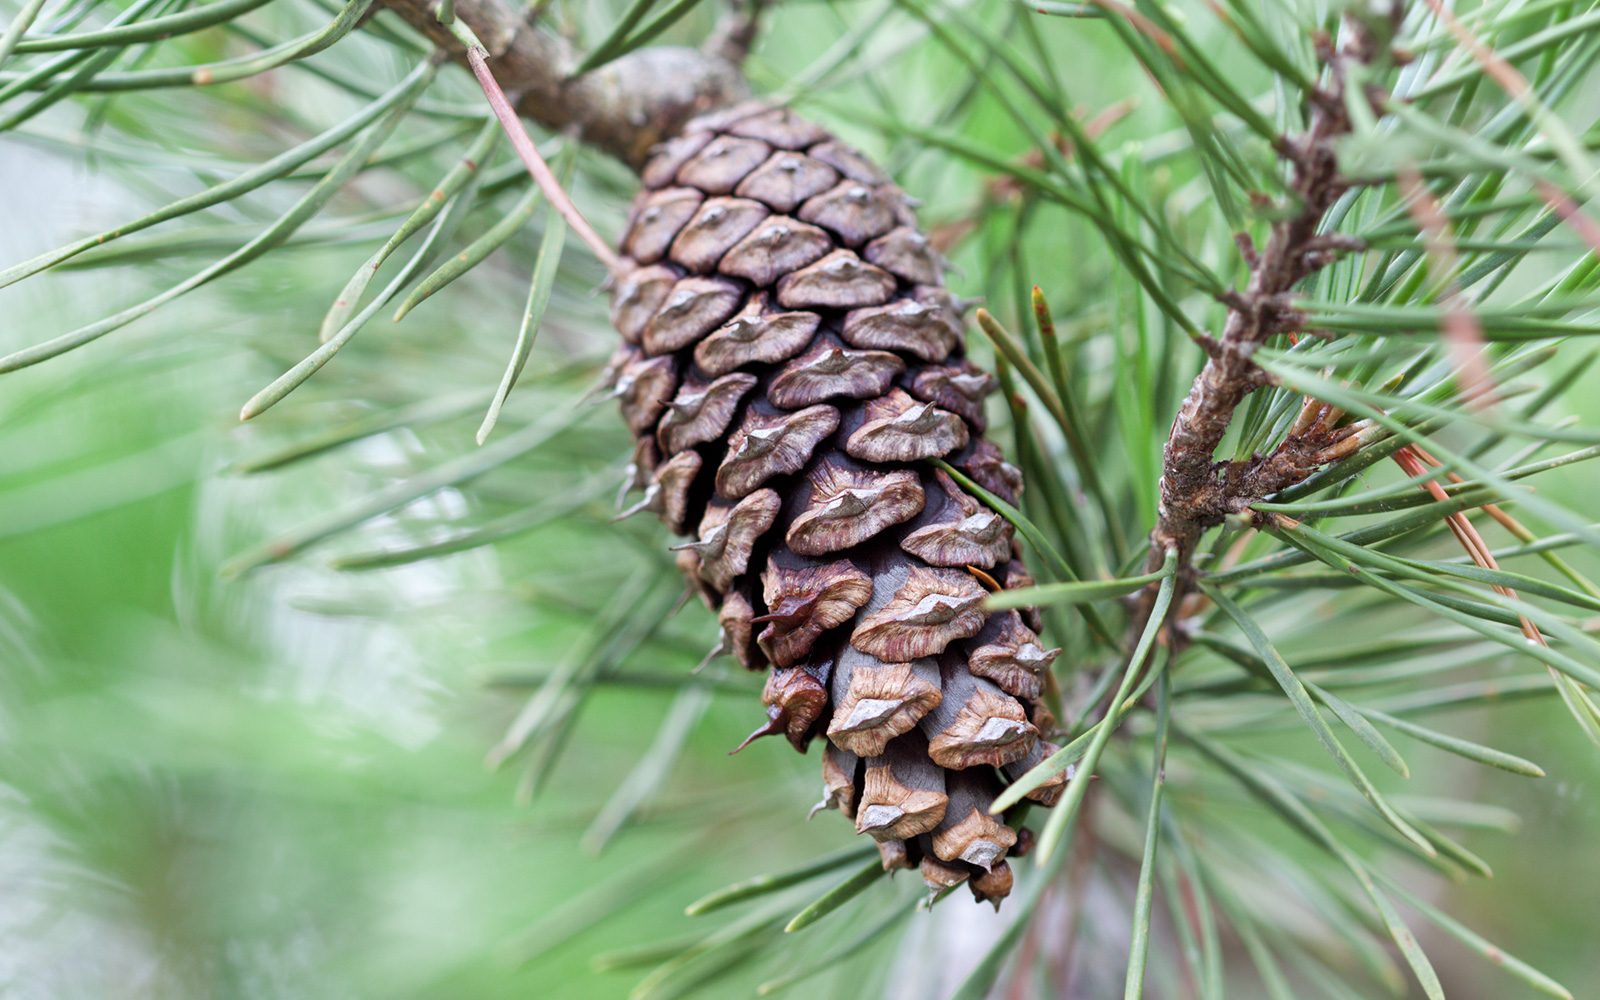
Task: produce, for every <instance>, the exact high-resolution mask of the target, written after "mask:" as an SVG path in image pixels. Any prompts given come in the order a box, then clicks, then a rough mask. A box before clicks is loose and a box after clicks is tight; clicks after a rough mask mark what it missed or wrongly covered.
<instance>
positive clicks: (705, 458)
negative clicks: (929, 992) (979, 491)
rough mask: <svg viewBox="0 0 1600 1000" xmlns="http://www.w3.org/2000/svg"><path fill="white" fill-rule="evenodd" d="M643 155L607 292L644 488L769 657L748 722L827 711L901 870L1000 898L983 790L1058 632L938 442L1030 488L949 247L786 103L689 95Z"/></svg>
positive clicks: (872, 822) (727, 624) (620, 388)
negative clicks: (1008, 454) (939, 461)
mask: <svg viewBox="0 0 1600 1000" xmlns="http://www.w3.org/2000/svg"><path fill="white" fill-rule="evenodd" d="M642 177H643V181H644V190H643V191H642V192H641V193H640V195H639V197H638V199H637V200H636V201H635V202H634V206H633V211H632V214H631V216H630V218H629V221H628V225H627V228H626V231H625V234H624V236H623V238H622V245H621V251H622V254H623V255H624V256H625V257H626V258H627V259H628V261H629V262H630V263H631V265H632V270H631V271H630V272H629V273H627V274H626V275H624V276H623V277H622V278H621V279H620V280H618V282H617V283H616V286H615V288H614V289H613V292H612V320H613V322H614V323H615V325H616V327H617V329H618V331H620V332H621V334H622V336H623V339H624V340H625V341H626V343H625V344H624V345H623V346H622V348H621V349H620V350H619V352H618V354H617V357H616V358H615V359H614V361H613V366H612V373H613V379H614V389H615V392H616V395H617V396H619V397H620V398H621V401H622V410H623V415H624V417H625V418H626V419H627V422H628V426H629V427H630V428H632V430H633V432H634V434H636V435H637V437H638V440H637V445H636V447H635V451H634V466H633V469H634V472H633V482H632V485H633V486H636V487H642V488H643V489H644V491H645V493H644V499H643V500H641V501H640V502H639V503H638V504H637V505H636V506H635V507H634V508H633V509H634V510H649V511H652V512H654V513H655V514H656V515H657V516H659V517H660V518H661V520H662V521H664V522H665V523H666V524H667V526H668V527H669V528H671V529H672V530H673V531H675V532H679V533H692V534H694V535H695V536H696V537H697V539H698V540H697V541H693V542H690V543H688V544H687V545H684V546H681V547H680V549H679V556H678V563H679V565H680V566H681V567H682V568H683V570H684V572H685V574H686V575H687V576H688V578H689V580H690V581H691V583H692V584H693V585H694V587H695V588H696V589H697V590H698V591H699V593H700V595H701V596H702V597H703V598H704V599H705V602H706V604H707V605H708V606H710V607H711V608H712V609H713V610H715V611H717V613H718V617H719V620H720V622H721V624H722V647H723V649H724V650H725V651H726V652H730V653H732V654H733V655H734V656H736V657H737V658H738V659H739V662H740V663H742V664H743V665H744V666H745V667H747V668H749V669H751V670H760V669H767V668H769V667H770V669H771V673H770V675H769V677H768V679H767V685H766V691H765V693H764V694H763V700H764V701H765V702H766V704H767V706H768V708H767V716H768V723H767V725H765V726H763V727H762V728H761V729H758V730H757V731H756V733H754V734H752V738H753V737H754V736H760V735H767V734H778V733H781V734H783V735H784V736H786V737H787V738H788V739H789V741H790V742H791V743H793V744H794V745H795V747H796V748H797V749H799V750H801V751H804V750H805V749H806V747H807V745H808V744H809V743H810V741H811V739H812V738H813V737H815V736H817V735H819V734H823V735H825V736H826V739H827V746H826V748H825V752H824V754H823V779H824V786H825V789H826V795H825V798H824V800H823V802H822V803H821V807H827V808H837V809H839V810H840V811H841V812H843V813H844V815H845V816H846V817H847V818H849V819H852V820H854V821H855V824H856V829H857V830H858V831H860V832H862V833H866V834H869V835H871V836H872V837H873V838H874V839H876V840H877V841H878V844H879V848H880V849H881V851H882V853H883V859H884V867H885V868H911V867H919V868H920V869H921V871H922V874H923V877H924V879H925V880H926V881H927V883H928V885H929V887H930V888H931V889H942V888H946V887H948V886H951V885H954V884H957V883H959V882H960V881H962V880H964V879H969V878H970V879H971V882H970V885H971V887H972V890H973V893H974V895H975V896H976V897H977V898H979V899H989V900H992V901H994V902H995V903H996V905H998V902H999V899H1000V898H1001V897H1003V896H1005V895H1006V894H1007V893H1008V892H1009V891H1010V887H1011V875H1010V869H1009V868H1008V867H1007V866H1006V863H1005V860H1004V859H1005V856H1006V852H1007V851H1008V850H1009V849H1010V848H1011V847H1012V846H1013V845H1014V844H1015V843H1016V839H1017V834H1016V831H1014V830H1012V829H1010V828H1009V827H1007V826H1006V825H1005V824H1004V823H1002V822H1000V821H999V820H998V819H997V818H995V817H992V816H990V815H989V812H988V809H989V805H990V803H991V802H992V801H993V800H994V796H995V795H996V794H997V793H998V791H999V790H1000V788H1001V787H1002V780H1001V777H1000V775H1001V773H1002V772H1003V773H1005V774H1007V775H1010V776H1013V777H1014V776H1016V775H1019V774H1021V773H1022V772H1023V771H1024V770H1026V769H1027V768H1028V767H1029V766H1031V765H1032V764H1034V763H1037V762H1038V761H1039V760H1040V759H1041V758H1042V756H1043V755H1044V754H1046V753H1049V752H1051V751H1052V750H1053V749H1054V748H1053V747H1052V746H1050V745H1049V744H1048V743H1045V742H1044V741H1043V740H1042V739H1040V734H1039V729H1040V727H1047V726H1048V725H1049V724H1050V722H1049V717H1048V714H1047V713H1046V712H1045V710H1044V708H1043V706H1042V705H1040V703H1039V702H1038V701H1037V700H1036V699H1037V698H1038V696H1039V691H1040V682H1041V677H1042V675H1043V672H1044V671H1045V670H1046V669H1048V667H1049V664H1050V661H1051V660H1052V659H1054V657H1055V656H1056V654H1057V653H1058V652H1059V650H1050V651H1047V650H1045V649H1044V648H1043V644H1042V643H1041V642H1040V640H1039V637H1038V636H1037V635H1036V634H1035V629H1036V628H1037V627H1038V623H1037V621H1036V620H1033V616H1032V615H1031V614H1028V613H1018V612H1015V611H1005V612H999V613H996V614H992V615H991V614H987V613H986V612H984V610H983V609H982V607H981V602H982V600H983V597H984V595H985V593H986V592H987V585H988V584H989V583H991V582H995V581H997V582H999V583H1000V584H1001V585H1002V586H1004V587H1008V588H1009V587H1017V586H1026V585H1028V584H1030V583H1031V582H1032V581H1031V580H1030V579H1029V578H1028V576H1027V573H1026V572H1025V571H1024V570H1023V568H1022V564H1021V563H1020V562H1019V561H1018V560H1017V551H1016V546H1015V542H1014V540H1013V538H1012V529H1011V526H1010V525H1009V524H1007V523H1006V522H1005V520H1004V519H1003V518H1001V517H1000V516H999V515H997V514H995V513H994V512H993V511H991V510H989V509H988V508H986V507H984V506H983V505H982V504H981V503H979V502H978V501H977V500H976V499H974V498H973V497H971V496H970V495H968V494H967V493H965V492H963V491H962V490H961V489H960V488H959V487H958V486H957V485H956V483H955V482H954V481H953V480H952V479H951V478H950V477H949V476H948V475H946V474H945V473H944V472H942V471H940V470H938V469H936V468H934V467H933V466H932V465H930V464H929V463H928V462H927V461H926V460H928V459H932V458H937V457H942V458H944V459H946V460H947V461H948V462H949V463H950V464H951V465H953V466H955V467H956V468H958V469H961V470H962V471H963V472H964V473H965V474H966V475H968V476H970V477H971V478H972V479H973V480H974V481H975V482H978V483H980V484H981V485H983V486H984V487H985V488H986V489H989V490H991V491H992V492H994V493H996V494H997V495H999V496H1001V497H1004V498H1005V499H1007V500H1014V499H1015V496H1016V491H1017V489H1018V488H1019V487H1020V481H1019V476H1018V474H1017V470H1016V469H1014V468H1013V467H1012V466H1010V465H1008V464H1007V463H1005V462H1004V461H1003V460H1002V459H1001V457H1000V452H999V450H998V449H997V448H996V447H995V446H994V445H993V444H991V443H990V442H988V441H987V440H985V439H984V438H983V436H982V435H983V430H984V417H983V400H984V397H985V396H986V395H987V394H988V393H990V392H992V391H993V389H994V385H995V382H994V379H993V378H992V377H991V376H990V375H988V374H987V373H985V372H983V371H980V370H979V369H977V368H975V367H974V366H973V365H972V364H971V363H970V362H968V361H967V360H966V359H965V358H963V357H962V346H963V345H962V328H963V320H962V317H961V313H962V311H963V308H964V306H963V305H962V304H961V302H960V301H959V300H958V299H956V298H955V297H954V296H952V295H951V294H950V292H948V291H947V290H945V288H944V287H943V270H944V267H943V261H942V260H941V259H940V257H939V255H938V254H937V253H936V252H935V251H934V250H933V249H932V248H931V247H930V246H929V245H928V240H927V238H926V237H925V236H923V234H922V233H921V232H919V231H918V230H917V227H916V219H915V217H914V215H913V213H912V211H911V207H910V204H909V201H908V199H907V198H906V196H905V195H904V193H902V192H901V191H900V189H899V188H897V187H895V186H894V185H893V184H892V183H891V182H890V181H889V178H888V177H886V176H885V175H884V174H883V173H882V171H880V170H879V169H878V168H877V167H875V166H874V165H873V164H872V163H870V162H869V161H868V160H866V159H865V158H864V157H863V156H862V155H861V154H860V153H858V152H856V151H855V150H854V149H851V148H850V147H849V146H846V145H844V144H842V143H840V142H838V141H837V140H835V139H834V138H833V137H832V136H831V135H829V134H828V132H827V131H826V130H824V129H822V128H820V127H818V126H817V125H814V124H812V123H810V122H807V121H805V120H803V119H801V118H799V117H796V116H795V115H793V114H792V113H790V112H789V111H787V110H781V109H772V108H769V107H767V106H764V105H761V104H759V103H751V104H745V105H740V106H738V107H735V108H731V109H728V110H726V111H722V112H718V113H715V114H712V115H708V116H706V117H703V118H700V119H697V120H695V121H692V122H690V123H689V124H688V125H687V126H686V127H685V130H684V132H683V134H682V135H681V136H679V137H678V138H675V139H673V140H671V141H670V142H667V143H665V144H664V145H662V146H661V147H659V148H658V149H657V151H656V152H655V153H654V155H653V156H652V157H651V159H650V160H649V162H647V163H646V164H645V167H644V169H643V171H642ZM1030 625H1031V626H1032V627H1030ZM1059 794H1060V786H1059V782H1057V783H1056V784H1055V785H1054V786H1050V785H1047V786H1045V787H1042V788H1040V789H1038V790H1037V791H1036V792H1034V793H1033V795H1032V796H1030V797H1031V798H1034V799H1036V800H1038V801H1041V802H1043V803H1044V804H1046V805H1048V804H1050V803H1051V802H1052V801H1053V800H1054V798H1055V797H1056V796H1059Z"/></svg>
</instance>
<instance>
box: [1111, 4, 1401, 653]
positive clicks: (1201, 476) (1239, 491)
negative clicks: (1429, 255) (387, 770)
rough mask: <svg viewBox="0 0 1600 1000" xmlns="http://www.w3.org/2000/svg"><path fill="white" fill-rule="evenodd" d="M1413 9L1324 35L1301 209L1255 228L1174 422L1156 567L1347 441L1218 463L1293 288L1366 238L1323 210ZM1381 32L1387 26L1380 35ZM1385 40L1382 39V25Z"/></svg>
mask: <svg viewBox="0 0 1600 1000" xmlns="http://www.w3.org/2000/svg"><path fill="white" fill-rule="evenodd" d="M1402 15H1403V7H1401V5H1398V4H1397V5H1396V6H1395V9H1394V11H1393V13H1392V14H1391V15H1390V19H1389V21H1388V23H1387V25H1385V26H1383V27H1382V28H1378V26H1377V25H1376V23H1374V22H1362V21H1358V20H1356V19H1354V18H1347V20H1346V21H1345V24H1346V27H1347V28H1348V29H1349V33H1350V37H1349V40H1348V41H1347V42H1346V43H1345V44H1344V45H1343V46H1341V47H1339V48H1335V47H1334V45H1333V44H1332V42H1331V41H1330V40H1329V39H1327V38H1326V37H1323V38H1319V39H1318V45H1319V48H1320V49H1321V56H1322V59H1323V62H1324V63H1325V65H1326V66H1327V68H1328V79H1327V82H1326V83H1324V84H1322V85H1320V86H1318V87H1316V88H1315V89H1314V90H1312V91H1311V92H1310V93H1309V94H1308V95H1307V98H1308V101H1309V104H1310V123H1309V126H1308V128H1307V129H1306V131H1305V132H1304V133H1301V134H1299V135H1295V136H1287V137H1284V138H1282V139H1280V140H1279V141H1278V143H1277V150H1278V154H1279V156H1280V157H1282V158H1283V159H1284V160H1285V161H1287V163H1288V164H1289V167H1290V182H1289V185H1288V187H1289V192H1290V195H1291V197H1293V198H1294V199H1295V201H1296V202H1297V205H1296V206H1295V208H1294V210H1293V211H1292V212H1290V213H1288V214H1286V215H1285V216H1284V217H1283V218H1281V219H1279V220H1278V221H1276V222H1274V223H1273V225H1272V228H1271V231H1270V234H1269V235H1268V238H1267V242H1266V244H1265V246H1263V247H1261V248H1260V249H1259V250H1258V249H1257V248H1256V247H1255V246H1254V244H1253V243H1252V241H1251V240H1250V238H1249V236H1248V235H1245V234H1240V235H1239V236H1238V237H1237V239H1238V241H1239V245H1240V249H1241V251H1242V252H1243V254H1244V257H1245V262H1246V264H1247V265H1248V269H1249V278H1248V280H1247V281H1246V284H1245V287H1244V289H1243V290H1242V291H1239V292H1231V293H1229V294H1228V295H1227V296H1225V298H1224V301H1225V302H1226V303H1227V305H1228V315H1227V320H1226V322H1225V325H1224V327H1223V332H1222V335H1221V337H1219V338H1208V339H1207V340H1205V341H1204V342H1203V343H1202V346H1203V347H1204V348H1205V349H1206V352H1207V354H1208V355H1209V357H1208V359H1207V361H1206V364H1205V367H1204V368H1202V369H1201V371H1200V374H1199V375H1197V376H1196V377H1195V380H1194V383H1193V385H1192V386H1191V387H1190V389H1189V394H1188V396H1187V397H1186V398H1185V399H1184V401H1183V405H1182V407H1181V408H1180V409H1179V410H1178V414H1177V416H1176V418H1174V420H1173V422H1172V429H1171V432H1170V434H1169V436H1168V440H1167V444H1166V448H1165V452H1164V464H1163V468H1162V475H1161V505H1160V513H1159V517H1158V519H1157V522H1156V526H1155V528H1154V529H1153V530H1152V531H1151V534H1150V554H1149V556H1148V558H1147V561H1146V570H1147V572H1154V571H1155V570H1156V569H1159V568H1160V567H1161V564H1162V561H1163V559H1164V558H1165V554H1166V552H1167V551H1168V550H1175V551H1177V552H1178V553H1179V559H1180V566H1182V567H1183V568H1185V569H1187V568H1188V566H1189V564H1190V561H1191V559H1192V558H1193V554H1194V547H1195V544H1196V542H1197V541H1198V540H1199V538H1200V536H1201V534H1202V533H1204V532H1205V531H1206V530H1207V529H1208V528H1212V527H1215V526H1217V525H1219V524H1221V523H1222V522H1223V521H1224V520H1226V519H1227V517H1228V516H1229V515H1231V514H1237V513H1241V512H1243V511H1245V510H1246V509H1248V508H1249V506H1250V505H1251V504H1252V503H1253V502H1255V501H1257V500H1260V499H1262V498H1263V497H1265V496H1268V495H1270V494H1272V493H1275V492H1277V491H1279V490H1282V489H1284V488H1286V487H1289V486H1292V485H1294V484H1295V483H1297V482H1300V481H1301V480H1303V479H1305V478H1306V477H1307V476H1308V475H1310V474H1311V472H1312V471H1314V470H1315V469H1316V468H1317V466H1318V465H1320V464H1322V463H1325V462H1327V461H1329V460H1330V449H1331V448H1335V447H1337V445H1338V444H1339V442H1340V440H1346V439H1347V438H1341V439H1338V440H1335V439H1334V437H1333V435H1331V434H1329V429H1330V428H1331V427H1332V424H1333V423H1334V419H1336V418H1334V419H1329V418H1328V417H1327V415H1326V414H1324V415H1322V416H1320V417H1319V416H1317V415H1316V414H1311V417H1312V419H1310V420H1307V419H1302V420H1300V421H1297V422H1296V427H1295V429H1296V430H1297V431H1299V432H1300V433H1298V434H1296V433H1293V432H1291V435H1290V438H1289V439H1288V440H1286V441H1285V442H1284V446H1283V447H1281V448H1280V449H1278V451H1277V452H1275V453H1274V454H1273V455H1272V456H1268V457H1262V456H1259V455H1258V456H1254V457H1252V458H1251V459H1249V460H1247V461H1244V462H1219V461H1216V460H1215V457H1214V456H1215V454H1216V450H1217V447H1218V445H1220V444H1221V442H1222V438H1223V435H1224V434H1225V433H1226V432H1227V430H1228V427H1229V425H1230V423H1231V422H1232V419H1233V416H1234V412H1235V410H1236V409H1237V408H1238V406H1239V404H1240V403H1241V402H1242V401H1243V400H1244V398H1245V397H1246V396H1248V395H1249V394H1250V393H1252V392H1254V391H1255V390H1256V389H1259V388H1261V387H1262V386H1264V385H1267V384H1269V383H1270V381H1271V379H1270V376H1269V375H1268V374H1267V373H1266V372H1265V371H1263V370H1262V369H1261V368H1260V367H1259V366H1258V365H1257V364H1256V363H1255V362H1254V361H1253V360H1252V355H1253V354H1254V353H1255V351H1256V349H1257V348H1259V347H1260V346H1262V345H1263V344H1264V343H1266V342H1267V340H1268V339H1269V338H1271V337H1273V336H1275V335H1277V334H1284V333H1293V332H1296V331H1298V330H1300V329H1301V328H1302V327H1303V326H1304V325H1305V319H1306V317H1305V316H1304V314H1303V313H1302V312H1301V311H1300V310H1298V309H1297V308H1296V307H1295V306H1294V305H1293V304H1292V303H1291V301H1290V294H1291V292H1292V290H1293V289H1294V287H1295V286H1296V285H1297V284H1299V283H1300V282H1301V281H1302V280H1304V279H1305V278H1307V277H1308V276H1310V275H1312V274H1314V273H1316V272H1317V271H1319V270H1321V269H1322V268H1324V267H1326V266H1327V265H1328V264H1330V263H1332V262H1333V261H1334V260H1335V259H1336V258H1337V255H1338V254H1339V253H1340V252H1342V251H1346V250H1351V249H1359V247H1360V244H1359V242H1356V241H1352V240H1350V239H1348V238H1346V239H1341V238H1339V237H1336V236H1327V235H1322V234H1320V233H1319V231H1318V230H1319V229H1320V227H1321V224H1322V220H1323V218H1324V216H1326V215H1327V213H1328V212H1329V210H1330V209H1332V208H1333V206H1334V204H1335V202H1337V201H1338V199H1339V197H1340V196H1341V195H1343V194H1344V193H1345V192H1346V191H1347V190H1349V188H1350V187H1351V184H1352V182H1351V181H1350V180H1349V179H1348V178H1346V177H1345V176H1343V175H1342V174H1341V173H1340V171H1339V164H1338V159H1337V156H1336V153H1335V143H1336V142H1337V140H1338V139H1339V138H1340V137H1341V136H1344V135H1347V134H1349V133H1350V131H1351V117H1350V103H1349V96H1350V95H1348V94H1347V87H1349V86H1351V85H1356V86H1363V85H1362V84H1360V83H1359V80H1360V79H1361V77H1362V76H1364V75H1365V67H1367V66H1369V65H1370V64H1372V63H1373V62H1375V61H1377V60H1379V59H1383V58H1387V57H1388V53H1387V41H1388V37H1392V35H1393V32H1394V30H1396V29H1397V28H1398V26H1399V23H1400V19H1401V17H1402ZM1375 29H1377V30H1375ZM1379 30H1381V31H1383V33H1384V35H1385V36H1386V37H1383V38H1380V37H1378V31H1379ZM1382 98H1383V95H1382V94H1381V93H1379V92H1377V91H1375V90H1365V91H1364V92H1363V93H1362V94H1361V95H1360V97H1359V98H1358V99H1359V100H1362V101H1363V102H1364V103H1366V104H1367V105H1368V106H1369V107H1371V108H1373V109H1374V111H1375V112H1376V110H1377V109H1378V108H1379V107H1380V105H1381V101H1382ZM1150 593H1151V592H1149V591H1147V593H1146V594H1145V596H1144V598H1143V608H1142V613H1141V614H1139V615H1136V616H1135V622H1134V624H1133V625H1132V629H1133V631H1134V632H1137V631H1138V630H1139V628H1140V627H1141V625H1142V619H1143V617H1144V616H1145V615H1146V614H1148V611H1149V600H1150Z"/></svg>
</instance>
